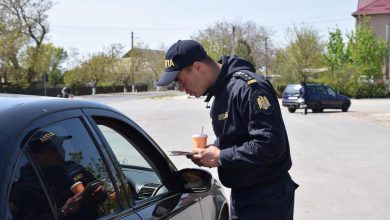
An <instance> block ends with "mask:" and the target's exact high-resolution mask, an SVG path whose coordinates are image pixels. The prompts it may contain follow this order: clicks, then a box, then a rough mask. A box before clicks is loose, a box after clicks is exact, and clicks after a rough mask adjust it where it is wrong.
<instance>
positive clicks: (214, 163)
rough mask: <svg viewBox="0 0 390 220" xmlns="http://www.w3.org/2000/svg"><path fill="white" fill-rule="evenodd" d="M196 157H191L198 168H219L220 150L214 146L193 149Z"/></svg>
mask: <svg viewBox="0 0 390 220" xmlns="http://www.w3.org/2000/svg"><path fill="white" fill-rule="evenodd" d="M192 152H193V153H195V155H194V156H192V157H191V160H192V162H194V163H195V164H196V165H198V166H204V167H218V166H219V165H220V164H219V155H220V152H221V151H220V150H219V148H217V147H216V146H214V145H208V146H207V147H206V148H205V149H202V148H193V150H192Z"/></svg>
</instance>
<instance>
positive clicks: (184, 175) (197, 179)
mask: <svg viewBox="0 0 390 220" xmlns="http://www.w3.org/2000/svg"><path fill="white" fill-rule="evenodd" d="M177 174H178V177H179V179H180V180H181V181H182V184H180V185H181V188H182V189H183V190H184V191H186V192H207V191H209V190H210V188H211V185H212V179H213V177H212V176H211V174H210V173H209V172H208V171H205V170H201V169H189V168H187V169H182V170H180V171H179V172H177Z"/></svg>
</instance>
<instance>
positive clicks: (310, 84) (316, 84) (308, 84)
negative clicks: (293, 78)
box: [288, 83, 324, 86]
mask: <svg viewBox="0 0 390 220" xmlns="http://www.w3.org/2000/svg"><path fill="white" fill-rule="evenodd" d="M323 85H324V84H321V83H306V86H323ZM288 86H301V84H299V83H296V84H288Z"/></svg>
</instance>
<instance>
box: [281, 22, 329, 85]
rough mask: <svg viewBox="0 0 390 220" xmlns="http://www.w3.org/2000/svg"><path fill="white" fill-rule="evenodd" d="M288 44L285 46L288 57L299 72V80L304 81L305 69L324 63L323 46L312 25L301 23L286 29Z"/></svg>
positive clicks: (306, 75)
mask: <svg viewBox="0 0 390 220" xmlns="http://www.w3.org/2000/svg"><path fill="white" fill-rule="evenodd" d="M288 33H289V36H290V43H289V46H288V47H287V48H286V53H287V57H288V59H289V60H290V61H291V62H292V64H293V65H294V69H295V70H296V71H297V73H298V74H299V80H301V81H306V80H307V77H308V73H306V72H305V71H304V70H305V69H312V68H318V67H321V66H322V64H323V63H324V60H323V58H324V56H323V48H324V45H323V43H322V41H321V38H320V35H319V32H318V31H317V30H316V29H314V28H313V27H312V26H308V25H304V24H303V25H301V26H294V27H293V28H291V29H288Z"/></svg>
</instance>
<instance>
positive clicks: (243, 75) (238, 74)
mask: <svg viewBox="0 0 390 220" xmlns="http://www.w3.org/2000/svg"><path fill="white" fill-rule="evenodd" d="M233 76H234V77H236V78H237V79H242V80H244V81H245V82H246V83H247V84H248V85H250V84H253V83H255V82H257V80H256V79H255V78H253V77H252V76H250V75H249V74H248V73H244V72H240V71H238V72H236V73H234V74H233Z"/></svg>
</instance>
